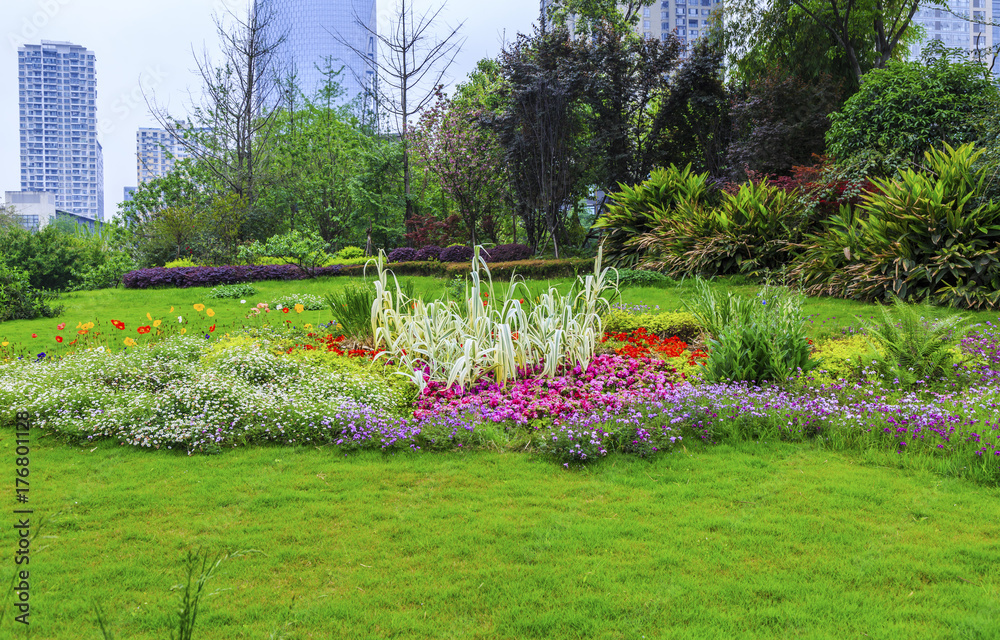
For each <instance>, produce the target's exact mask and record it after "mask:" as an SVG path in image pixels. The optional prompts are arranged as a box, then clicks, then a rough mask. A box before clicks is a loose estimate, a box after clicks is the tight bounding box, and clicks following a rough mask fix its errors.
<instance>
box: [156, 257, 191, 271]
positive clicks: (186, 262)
mask: <svg viewBox="0 0 1000 640" xmlns="http://www.w3.org/2000/svg"><path fill="white" fill-rule="evenodd" d="M197 266H199V265H197V264H195V263H194V261H193V260H190V259H188V258H180V259H179V260H171V261H170V262H167V263H166V264H164V265H163V267H164V268H165V269H173V268H175V267H197Z"/></svg>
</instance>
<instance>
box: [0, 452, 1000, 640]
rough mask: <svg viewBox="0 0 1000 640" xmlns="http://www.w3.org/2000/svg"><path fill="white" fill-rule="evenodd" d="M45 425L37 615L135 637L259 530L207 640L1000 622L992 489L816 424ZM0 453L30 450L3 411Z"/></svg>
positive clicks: (997, 494) (998, 519) (884, 631)
mask: <svg viewBox="0 0 1000 640" xmlns="http://www.w3.org/2000/svg"><path fill="white" fill-rule="evenodd" d="M34 439H35V442H34V443H33V453H32V458H31V465H32V475H31V478H32V485H31V489H32V493H31V500H32V504H31V506H32V507H33V508H34V509H35V510H36V516H35V517H36V518H37V517H38V515H41V514H52V515H51V518H50V520H49V523H48V524H47V525H46V526H45V528H44V529H43V530H42V532H41V535H40V536H39V538H37V539H36V540H35V542H34V548H33V555H32V556H31V565H30V566H31V581H32V600H31V602H32V625H31V631H32V635H31V637H34V638H58V639H71V638H100V637H101V636H100V633H99V631H98V628H97V624H96V617H95V616H94V614H93V603H94V602H98V603H100V605H101V607H102V609H103V610H104V612H105V614H106V620H107V622H108V625H109V627H110V629H111V630H113V631H114V633H115V637H117V638H128V639H130V640H144V639H153V638H157V639H163V638H168V637H169V633H170V614H171V612H172V611H174V610H175V609H176V603H177V602H178V598H179V593H178V592H177V591H171V587H172V586H174V585H176V584H178V583H179V582H181V578H182V576H181V560H182V558H183V556H184V554H185V552H186V550H188V549H192V548H196V547H199V546H201V547H205V548H207V549H210V550H213V551H219V550H228V551H237V550H243V551H248V553H247V554H245V555H243V556H241V557H238V558H234V559H230V560H228V561H226V562H224V563H223V564H222V566H221V567H220V571H219V573H218V574H217V575H216V576H215V577H214V578H213V580H212V582H211V583H209V589H208V591H209V592H210V593H211V595H209V596H208V597H206V598H205V599H204V601H203V609H202V613H201V615H200V618H199V622H198V625H197V628H196V634H195V637H196V638H199V639H204V640H212V639H217V640H235V639H239V638H287V639H299V638H302V639H304V638H331V637H336V638H393V637H396V638H591V637H593V638H636V639H640V638H736V637H746V638H788V637H803V638H855V637H870V638H892V639H896V638H918V637H919V638H984V639H985V638H996V637H1000V564H998V563H997V562H996V558H997V557H1000V539H998V536H1000V499H998V498H1000V490H998V489H996V488H986V487H981V486H975V485H972V484H970V483H967V482H964V481H961V480H949V479H942V478H940V477H937V476H934V475H931V474H927V473H920V472H907V471H900V470H898V469H886V468H881V467H876V466H862V465H859V464H857V463H856V462H855V461H853V460H852V459H851V458H849V457H845V456H842V455H838V454H835V453H830V452H824V451H822V450H820V449H817V448H814V447H812V446H802V445H799V446H790V445H780V444H779V445H745V446H743V447H741V448H736V449H734V448H731V447H728V446H718V447H713V448H701V446H700V445H695V446H694V448H692V449H690V450H688V451H686V452H678V453H676V454H674V455H669V456H663V457H659V458H656V459H654V460H653V461H651V462H650V461H644V460H639V459H635V458H625V457H620V456H614V457H611V458H609V459H607V460H604V461H602V462H600V463H597V464H594V465H593V466H589V467H587V468H585V469H581V470H572V471H566V470H564V469H563V468H562V467H560V466H558V465H554V464H553V463H552V462H551V461H550V460H548V459H545V458H541V457H537V456H532V455H524V454H501V453H491V452H485V451H482V452H475V453H469V454H399V455H397V456H393V457H383V456H380V455H378V454H362V455H356V456H355V455H352V456H348V457H345V456H343V455H342V454H339V453H338V452H337V451H336V450H335V449H331V448H284V449H282V448H259V447H258V448H250V449H240V450H235V451H230V452H227V453H225V454H223V455H220V456H215V457H211V456H195V457H191V458H189V457H187V456H183V455H175V454H171V453H166V452H156V453H152V452H149V451H136V450H132V449H128V448H124V447H117V446H114V445H110V444H102V445H99V446H97V447H96V448H91V447H83V448H80V447H75V446H73V447H71V446H67V445H65V444H63V443H59V442H55V441H52V440H51V439H46V438H44V437H41V436H38V435H35V436H34ZM0 451H2V453H3V456H4V458H5V459H7V460H12V459H13V455H14V453H13V445H12V437H11V434H10V433H4V434H0ZM9 468H13V467H9ZM11 518H12V516H11V515H8V516H7V519H8V520H11ZM2 531H3V533H2V535H0V538H2V539H0V544H2V548H3V549H6V550H10V549H12V548H13V547H14V544H15V543H14V533H13V531H14V530H13V529H12V528H11V527H10V526H4V527H2ZM5 557H6V561H5V562H4V564H3V566H4V567H6V569H4V570H5V571H10V570H12V568H13V564H12V563H11V562H10V556H9V555H6V556H5ZM10 599H11V598H10V596H9V595H7V596H5V597H4V604H5V605H7V603H9V602H10ZM8 606H9V605H8ZM7 616H8V617H7V619H6V620H5V621H4V623H3V627H4V629H3V633H8V634H13V632H12V631H11V629H13V628H14V626H13V625H12V624H11V621H10V612H9V610H8V612H7ZM18 626H19V625H18ZM3 637H15V636H14V635H5V636H3ZM16 637H21V636H20V634H18V635H17V636H16Z"/></svg>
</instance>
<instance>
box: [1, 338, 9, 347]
mask: <svg viewBox="0 0 1000 640" xmlns="http://www.w3.org/2000/svg"><path fill="white" fill-rule="evenodd" d="M9 344H10V343H9V342H7V341H6V340H4V341H3V342H0V347H6V346H7V345H9Z"/></svg>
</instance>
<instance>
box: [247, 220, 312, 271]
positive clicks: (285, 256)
mask: <svg viewBox="0 0 1000 640" xmlns="http://www.w3.org/2000/svg"><path fill="white" fill-rule="evenodd" d="M326 248H327V243H326V241H325V240H323V238H321V237H320V235H319V234H318V233H316V232H315V231H310V232H308V233H303V232H301V231H290V232H288V233H285V234H282V235H280V236H272V237H270V238H268V239H267V242H266V243H264V244H261V243H260V242H258V241H256V240H254V242H253V243H252V244H250V245H244V246H242V247H240V253H239V256H240V259H241V260H244V261H246V262H248V263H251V264H252V263H253V262H254V261H255V260H256V259H257V258H259V257H261V256H268V257H271V258H280V259H282V260H284V261H286V262H287V263H288V264H293V265H295V266H296V267H298V268H299V269H300V270H301V271H302V272H303V273H305V274H306V275H307V276H308V277H314V276H315V275H317V273H316V270H317V269H319V268H320V265H322V264H324V263H325V262H326V261H327V260H329V259H330V256H329V255H328V254H327V253H326Z"/></svg>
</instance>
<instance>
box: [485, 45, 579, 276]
mask: <svg viewBox="0 0 1000 640" xmlns="http://www.w3.org/2000/svg"><path fill="white" fill-rule="evenodd" d="M579 46H580V45H579V44H578V43H576V42H574V41H573V40H572V39H570V37H569V32H568V31H566V30H565V29H555V30H552V31H548V32H542V31H541V30H538V29H536V31H535V33H534V36H533V37H531V38H529V37H528V36H525V35H519V36H518V39H517V41H516V42H515V43H514V44H513V45H511V46H510V47H509V48H506V49H504V51H503V52H502V53H501V54H500V70H501V74H502V75H503V78H504V82H505V87H506V95H505V96H504V97H505V101H506V108H505V110H504V112H503V113H502V114H501V115H500V116H499V117H496V118H491V119H489V126H490V127H491V128H492V129H493V130H494V131H496V133H497V138H498V140H499V141H500V144H501V146H502V147H503V148H504V152H505V156H506V159H507V165H508V172H509V173H508V176H509V179H510V187H511V191H512V192H513V194H514V197H515V199H516V201H517V208H518V214H519V216H520V217H521V220H522V222H523V223H524V230H525V232H526V234H527V236H528V244H529V245H530V246H531V248H532V249H533V250H537V248H538V245H539V243H540V241H541V240H542V238H543V237H544V236H545V235H546V234H547V235H548V237H549V238H551V239H552V243H553V247H554V250H555V255H556V257H557V258H558V257H559V245H560V242H561V241H562V239H563V238H562V236H563V234H564V231H565V225H564V222H565V221H564V218H565V215H564V207H565V205H566V204H567V203H569V202H570V200H571V198H572V196H573V195H574V194H577V193H579V191H580V190H581V187H582V184H581V178H583V177H584V175H585V173H586V169H587V166H586V164H585V158H586V154H585V153H584V152H583V146H584V133H585V121H584V117H583V113H582V109H581V108H580V97H581V94H582V91H583V88H584V86H585V78H584V76H585V73H586V71H585V69H584V68H583V66H582V65H581V64H580V55H579Z"/></svg>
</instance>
